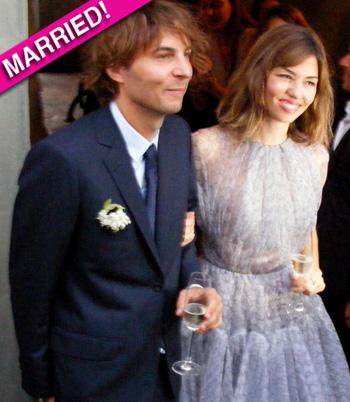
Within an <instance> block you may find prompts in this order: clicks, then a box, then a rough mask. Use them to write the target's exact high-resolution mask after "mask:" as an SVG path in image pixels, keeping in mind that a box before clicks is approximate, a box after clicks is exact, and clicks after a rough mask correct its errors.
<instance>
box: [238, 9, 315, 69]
mask: <svg viewBox="0 0 350 402" xmlns="http://www.w3.org/2000/svg"><path fill="white" fill-rule="evenodd" d="M283 24H296V25H300V26H302V27H308V26H309V24H308V22H307V21H306V18H305V17H304V15H303V13H302V12H301V11H300V10H299V9H298V8H297V7H295V6H293V5H291V4H278V5H275V6H272V7H268V8H266V9H265V10H264V11H263V12H262V15H261V18H260V20H259V25H258V26H257V27H253V28H247V29H246V30H245V31H244V32H242V35H241V36H240V40H239V44H238V52H237V65H239V64H241V63H242V61H243V60H244V58H245V57H246V55H247V54H248V53H249V50H250V49H251V48H252V46H253V45H254V43H255V42H256V41H257V40H258V39H259V37H260V36H261V35H262V34H263V33H264V32H266V31H268V30H269V29H272V28H276V27H278V26H280V25H283Z"/></svg>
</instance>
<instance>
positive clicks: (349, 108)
mask: <svg viewBox="0 0 350 402" xmlns="http://www.w3.org/2000/svg"><path fill="white" fill-rule="evenodd" d="M348 130H350V101H348V102H346V105H345V116H344V117H343V118H342V119H341V120H340V121H339V123H338V126H337V129H336V130H335V135H334V139H333V144H332V148H333V151H334V150H335V149H336V148H337V146H338V145H339V143H340V141H341V140H342V138H343V137H344V135H345V134H346V132H347V131H348Z"/></svg>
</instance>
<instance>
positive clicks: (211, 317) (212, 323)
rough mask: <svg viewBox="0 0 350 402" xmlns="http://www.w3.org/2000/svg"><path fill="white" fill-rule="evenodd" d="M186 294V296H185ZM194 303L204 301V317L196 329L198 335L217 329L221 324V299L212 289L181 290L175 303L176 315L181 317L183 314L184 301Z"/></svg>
mask: <svg viewBox="0 0 350 402" xmlns="http://www.w3.org/2000/svg"><path fill="white" fill-rule="evenodd" d="M186 292H188V295H187V296H186ZM186 297H187V300H188V301H189V302H196V301H197V300H199V299H203V298H204V300H205V304H206V306H207V310H206V313H205V316H204V322H203V323H202V324H201V326H200V327H199V328H198V329H197V332H198V333H204V332H207V331H210V330H212V329H216V328H219V327H220V326H221V324H222V316H221V312H222V303H221V297H220V296H219V295H218V293H217V292H216V290H215V289H213V288H199V287H193V288H191V289H185V290H182V291H181V292H180V294H179V297H178V299H177V303H176V315H177V316H178V317H181V316H182V315H183V313H184V308H185V300H186Z"/></svg>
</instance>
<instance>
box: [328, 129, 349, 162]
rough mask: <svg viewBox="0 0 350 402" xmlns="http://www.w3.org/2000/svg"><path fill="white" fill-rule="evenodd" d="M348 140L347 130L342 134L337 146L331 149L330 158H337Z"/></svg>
mask: <svg viewBox="0 0 350 402" xmlns="http://www.w3.org/2000/svg"><path fill="white" fill-rule="evenodd" d="M349 142H350V130H348V131H347V132H346V133H345V134H344V135H343V138H342V139H341V140H340V142H339V144H338V146H337V148H335V150H334V151H333V155H332V159H334V158H338V157H339V155H340V154H341V153H342V151H343V150H344V149H345V148H346V146H347V144H348V143H349Z"/></svg>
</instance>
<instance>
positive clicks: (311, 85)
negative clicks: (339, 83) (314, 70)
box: [306, 81, 317, 87]
mask: <svg viewBox="0 0 350 402" xmlns="http://www.w3.org/2000/svg"><path fill="white" fill-rule="evenodd" d="M306 85H307V86H308V87H315V86H316V85H317V84H316V82H315V81H306Z"/></svg>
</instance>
